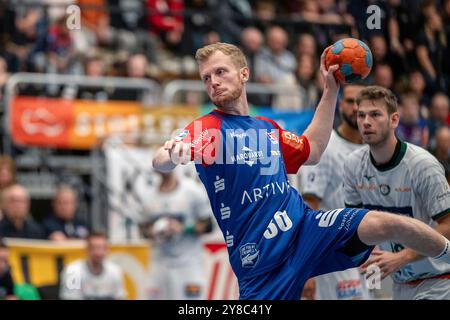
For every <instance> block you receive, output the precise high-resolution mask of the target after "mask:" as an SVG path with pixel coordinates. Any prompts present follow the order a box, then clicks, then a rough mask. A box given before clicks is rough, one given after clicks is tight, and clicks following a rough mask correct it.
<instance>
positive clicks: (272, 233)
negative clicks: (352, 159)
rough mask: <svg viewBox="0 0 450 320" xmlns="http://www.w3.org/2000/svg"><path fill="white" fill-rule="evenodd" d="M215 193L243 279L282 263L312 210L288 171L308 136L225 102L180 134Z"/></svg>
mask: <svg viewBox="0 0 450 320" xmlns="http://www.w3.org/2000/svg"><path fill="white" fill-rule="evenodd" d="M177 140H183V141H184V142H188V143H190V144H191V159H192V160H194V161H195V166H196V169H197V172H198V174H199V177H200V179H201V181H202V182H203V184H204V186H205V188H206V191H207V193H208V197H209V200H210V202H211V207H212V210H213V212H214V215H215V217H216V220H217V222H218V224H219V226H220V228H221V230H222V232H223V236H224V239H225V241H226V244H227V247H228V253H229V256H230V262H231V265H232V267H233V270H234V272H235V274H236V276H237V277H238V279H245V278H246V277H247V276H254V275H256V274H260V273H263V272H266V271H269V270H271V269H273V268H275V267H276V266H277V265H279V264H280V263H282V262H283V261H284V260H285V258H287V257H288V256H289V255H290V253H291V252H292V250H294V245H293V243H294V242H295V241H294V240H295V238H296V236H297V233H298V231H299V229H300V227H299V226H300V225H301V222H302V219H303V217H304V215H305V212H306V210H307V207H306V205H305V204H304V202H303V200H302V198H301V197H300V195H299V194H298V192H297V190H296V189H294V188H293V187H291V186H290V184H289V181H288V177H287V174H288V173H297V171H298V169H299V168H300V166H301V165H302V164H303V163H304V162H305V161H306V160H307V159H308V157H309V152H310V147H309V142H308V140H307V139H306V137H305V136H297V135H295V134H293V133H290V132H288V131H285V130H283V129H281V128H280V127H279V126H278V124H276V123H275V122H274V121H272V120H270V119H267V118H262V117H250V116H239V115H231V114H226V113H223V112H221V111H219V110H214V111H213V112H211V113H209V114H207V115H205V116H203V117H201V118H199V119H197V120H195V121H193V122H192V123H191V124H189V125H188V126H187V127H186V129H185V130H184V131H183V132H182V133H181V134H180V135H179V136H178V138H177Z"/></svg>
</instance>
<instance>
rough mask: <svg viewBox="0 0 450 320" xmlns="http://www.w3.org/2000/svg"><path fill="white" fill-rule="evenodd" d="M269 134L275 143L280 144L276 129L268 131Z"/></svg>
mask: <svg viewBox="0 0 450 320" xmlns="http://www.w3.org/2000/svg"><path fill="white" fill-rule="evenodd" d="M267 136H268V137H269V139H270V141H272V143H273V144H278V137H277V134H276V133H275V132H274V131H271V132H267Z"/></svg>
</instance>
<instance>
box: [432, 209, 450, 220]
mask: <svg viewBox="0 0 450 320" xmlns="http://www.w3.org/2000/svg"><path fill="white" fill-rule="evenodd" d="M449 213H450V208H447V209H445V210H444V211H441V212H439V213H438V214H435V215H434V216H433V217H432V219H433V220H434V221H436V220H439V219H440V218H442V217H444V216H446V215H447V214H449Z"/></svg>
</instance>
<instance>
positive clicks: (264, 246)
mask: <svg viewBox="0 0 450 320" xmlns="http://www.w3.org/2000/svg"><path fill="white" fill-rule="evenodd" d="M196 59H197V61H198V63H199V69H200V76H201V79H202V80H203V82H204V84H205V88H206V90H207V93H208V96H209V97H210V99H211V100H212V102H213V103H214V104H215V105H216V106H217V107H218V109H216V110H214V111H212V112H211V113H209V114H208V115H205V116H203V117H201V118H199V119H197V120H195V121H193V122H192V123H191V124H190V125H188V126H187V127H186V128H185V130H184V131H182V132H181V133H180V134H179V135H178V136H177V137H176V138H174V139H171V140H169V141H166V143H165V144H164V146H163V147H161V148H160V149H159V150H158V151H157V153H156V155H155V157H154V159H153V166H154V168H155V169H157V170H160V171H170V170H172V169H174V168H175V167H176V166H177V165H178V164H186V163H188V162H190V161H195V165H196V169H197V172H198V173H199V177H200V179H201V181H202V182H203V184H204V186H205V188H206V191H207V193H208V197H209V200H210V202H211V207H212V210H213V212H214V215H215V217H216V220H217V222H218V224H219V226H220V228H221V230H222V232H223V236H224V239H225V242H226V244H227V247H228V253H229V257H230V263H231V266H232V268H233V271H234V272H235V274H236V276H237V278H238V282H239V290H240V298H241V299H291V300H292V299H299V297H300V293H301V291H302V288H303V285H304V283H305V281H306V280H307V279H308V278H310V277H312V276H316V275H320V274H324V273H329V272H333V271H339V270H344V269H347V268H351V267H355V266H359V265H360V264H361V263H363V262H364V261H365V260H366V259H367V258H368V256H369V255H370V252H371V251H372V248H373V245H375V244H377V243H379V242H382V241H385V240H388V239H393V238H395V239H397V242H401V243H404V244H405V245H406V246H410V247H412V248H414V249H415V250H417V251H419V252H421V253H423V254H424V255H428V256H433V257H436V258H440V259H447V260H450V258H449V257H450V254H449V253H448V246H449V242H448V240H447V239H445V238H444V237H443V236H442V235H440V234H438V233H437V232H435V231H434V230H433V229H431V228H430V227H428V226H427V225H425V224H423V223H421V222H419V221H415V220H414V219H410V218H405V217H400V216H396V215H392V214H389V213H385V212H378V211H368V210H366V209H352V208H341V209H335V210H330V211H327V212H323V211H313V210H311V209H310V208H309V207H308V206H307V205H306V204H305V203H304V202H303V200H302V198H301V197H300V195H299V194H298V192H297V190H296V189H295V188H293V187H292V186H290V185H289V181H288V178H287V174H288V173H296V172H297V171H298V169H299V167H300V166H301V165H304V164H316V163H317V162H318V161H319V159H320V156H321V154H322V153H323V151H324V150H325V148H326V146H327V143H328V140H329V138H330V134H331V129H332V124H333V118H334V110H335V104H336V99H337V94H338V90H339V84H338V83H337V82H336V80H335V78H334V75H333V72H334V71H335V70H336V69H337V66H331V67H330V68H329V70H328V71H326V70H325V67H324V63H323V60H324V55H322V58H321V72H322V75H323V77H324V79H325V88H324V93H323V96H322V99H321V101H320V103H319V105H318V106H317V109H316V113H315V116H314V118H313V120H312V122H311V124H310V125H309V127H308V128H307V129H306V131H305V132H304V133H303V135H302V136H297V135H295V134H292V133H290V132H288V131H285V130H283V129H282V128H280V127H279V126H278V125H277V124H276V123H275V122H274V121H272V120H270V119H267V118H262V117H250V116H249V115H248V112H249V108H248V103H247V97H246V90H245V83H246V82H247V81H248V79H249V69H248V67H247V64H246V61H245V57H244V55H243V54H242V52H241V51H240V50H239V49H238V48H237V47H235V46H233V45H230V44H224V43H216V44H212V45H209V46H206V47H204V48H202V49H199V50H198V51H197V54H196ZM419 239H420V240H419ZM446 248H447V249H446Z"/></svg>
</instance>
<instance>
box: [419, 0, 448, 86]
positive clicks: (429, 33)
mask: <svg viewBox="0 0 450 320" xmlns="http://www.w3.org/2000/svg"><path fill="white" fill-rule="evenodd" d="M422 12H424V24H423V26H422V28H421V30H420V31H419V34H418V37H417V41H416V42H417V43H416V55H417V59H418V61H419V65H420V67H421V68H422V70H423V71H424V73H425V77H426V79H425V80H426V81H427V83H428V84H429V85H430V86H431V87H433V88H434V89H435V90H447V87H448V75H449V73H450V68H449V65H450V63H449V62H448V61H447V60H448V56H449V54H448V44H447V43H446V35H445V30H444V26H443V23H442V17H441V16H440V14H439V12H438V9H437V8H436V2H435V1H432V0H427V1H424V3H423V7H422Z"/></svg>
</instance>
